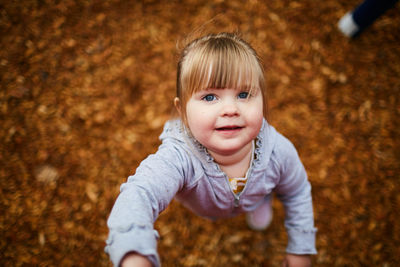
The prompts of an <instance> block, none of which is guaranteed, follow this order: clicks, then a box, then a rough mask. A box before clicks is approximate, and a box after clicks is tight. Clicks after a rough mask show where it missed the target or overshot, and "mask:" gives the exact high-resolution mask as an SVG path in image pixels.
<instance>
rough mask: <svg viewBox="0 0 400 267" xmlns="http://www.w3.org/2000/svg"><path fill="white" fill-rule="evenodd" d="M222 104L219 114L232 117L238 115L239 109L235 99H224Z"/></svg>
mask: <svg viewBox="0 0 400 267" xmlns="http://www.w3.org/2000/svg"><path fill="white" fill-rule="evenodd" d="M222 105H223V106H222V112H221V114H222V116H223V117H232V116H238V115H239V109H238V106H237V103H235V101H224V103H222Z"/></svg>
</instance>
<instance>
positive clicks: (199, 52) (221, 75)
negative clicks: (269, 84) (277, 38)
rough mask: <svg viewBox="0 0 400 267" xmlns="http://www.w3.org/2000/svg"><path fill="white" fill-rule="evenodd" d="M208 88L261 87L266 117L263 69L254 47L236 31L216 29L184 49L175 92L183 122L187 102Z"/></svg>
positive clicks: (253, 88)
mask: <svg viewBox="0 0 400 267" xmlns="http://www.w3.org/2000/svg"><path fill="white" fill-rule="evenodd" d="M207 88H221V89H222V88H234V89H241V90H244V91H249V92H250V94H251V93H252V92H253V91H256V90H258V89H260V91H261V93H262V95H263V101H264V110H263V112H264V116H265V117H267V99H266V84H265V78H264V71H263V68H262V65H261V63H260V60H259V57H258V55H257V53H256V51H255V50H254V49H253V48H252V47H251V46H250V45H249V44H248V43H247V42H246V41H244V40H243V39H241V38H240V37H239V36H238V35H237V34H234V33H219V34H210V35H206V36H204V37H200V38H198V39H195V40H194V41H192V42H190V43H189V44H188V45H186V47H185V48H184V49H183V51H182V53H181V56H180V60H179V62H178V70H177V81H176V91H177V92H176V95H177V97H178V98H179V104H180V107H179V108H180V111H181V112H180V113H181V117H182V120H183V122H184V123H185V124H186V103H187V101H188V100H189V99H190V97H191V96H192V95H193V94H194V93H196V92H198V91H201V90H204V89H207Z"/></svg>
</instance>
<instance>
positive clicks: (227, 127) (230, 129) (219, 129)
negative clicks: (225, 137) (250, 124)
mask: <svg viewBox="0 0 400 267" xmlns="http://www.w3.org/2000/svg"><path fill="white" fill-rule="evenodd" d="M243 128H244V127H242V126H236V125H233V126H223V127H219V128H216V130H217V131H222V132H225V131H237V130H241V129H243Z"/></svg>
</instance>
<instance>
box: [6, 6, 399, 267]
mask: <svg viewBox="0 0 400 267" xmlns="http://www.w3.org/2000/svg"><path fill="white" fill-rule="evenodd" d="M356 4H358V1H355V0H352V1H345V0H340V1H336V0H335V1H333V0H327V1H313V0H303V1H286V0H285V1H257V0H252V1H236V0H231V1H201V0H191V1H162V2H158V1H122V0H114V1H72V0H66V1H50V0H49V1H2V3H1V4H0V34H1V39H0V42H1V50H0V79H1V90H0V124H1V127H0V151H1V153H0V188H1V193H0V207H1V217H0V255H1V257H0V263H1V265H2V266H20V265H27V266H28V265H34V266H56V265H59V266H109V265H110V263H109V259H108V257H107V255H106V254H105V253H104V252H103V248H104V240H105V239H106V236H107V232H108V230H107V227H106V219H107V216H108V214H109V212H110V210H111V207H112V205H113V203H114V201H115V198H116V197H117V195H118V190H119V185H120V184H121V183H122V182H124V181H125V179H126V177H127V176H128V175H129V174H131V173H133V172H134V170H135V168H136V167H137V166H138V164H139V162H140V161H141V160H142V159H143V158H144V157H146V155H148V154H149V153H152V152H154V151H155V150H156V148H157V146H158V144H159V141H158V139H157V137H158V135H159V134H160V132H161V129H162V125H163V123H164V122H165V120H167V119H168V117H169V116H170V114H171V104H172V98H173V97H174V90H175V89H174V86H175V84H174V82H175V66H176V55H177V44H178V48H179V44H181V43H182V41H183V40H184V38H185V37H188V36H189V37H190V36H191V35H193V34H197V33H198V32H201V31H205V32H209V31H226V30H231V29H238V30H240V31H242V32H243V33H244V37H245V38H246V39H247V40H249V41H250V42H251V43H252V44H253V46H254V47H255V48H256V49H257V51H258V52H259V54H260V56H261V58H262V59H263V64H264V66H265V69H266V76H267V83H268V88H269V97H270V113H271V123H272V124H273V125H274V126H275V127H276V128H277V129H278V130H279V131H280V132H282V133H283V134H285V135H286V136H287V137H289V138H290V139H291V140H292V142H293V143H294V144H295V145H296V147H297V148H298V151H299V154H300V156H301V158H302V160H303V162H304V165H305V167H306V169H307V171H308V174H309V179H310V181H311V183H312V185H313V197H314V206H315V218H316V226H317V227H318V229H319V232H318V237H317V246H318V251H319V254H318V255H317V256H315V257H314V258H313V261H314V264H315V266H396V264H398V262H399V261H400V256H399V255H400V253H399V247H400V246H399V244H400V243H399V242H400V224H399V223H398V221H399V219H400V215H399V213H398V208H399V206H400V195H399V194H398V189H399V186H400V180H399V173H400V167H399V160H400V152H399V151H400V141H399V133H400V125H399V124H400V119H399V118H400V117H399V115H400V114H399V113H400V103H399V93H400V92H399V91H400V49H399V43H400V16H398V14H399V11H400V10H399V7H396V8H395V9H392V10H390V11H389V12H387V13H386V14H385V15H384V16H383V17H381V18H380V19H379V20H378V21H376V23H375V24H374V25H373V26H372V27H370V28H369V29H368V30H367V31H366V32H365V33H364V34H363V35H361V36H360V38H358V39H356V40H352V41H350V40H348V39H347V38H345V37H344V36H342V35H341V34H340V33H339V32H338V30H337V28H336V23H337V21H338V20H339V18H340V17H341V16H342V15H343V14H344V13H345V12H347V11H348V10H350V9H352V8H353V7H354V6H355V5H356ZM210 19H214V21H213V22H211V23H207V22H208V21H209V20H210ZM202 25H203V27H201V26H202ZM274 210H275V220H274V222H273V224H272V226H271V227H270V228H269V229H268V230H266V231H265V232H261V233H258V232H253V231H250V230H249V229H248V228H247V226H246V223H245V220H244V217H238V218H235V219H231V220H225V221H217V222H214V223H213V222H209V221H205V220H203V219H201V218H198V217H196V216H194V215H192V214H191V213H190V212H188V211H186V210H185V209H183V208H182V207H181V206H179V204H177V203H175V202H173V203H172V204H171V205H170V207H169V208H168V209H167V210H166V211H165V212H164V213H163V214H162V215H161V216H160V218H159V220H158V221H157V223H156V228H157V229H158V230H159V232H160V234H161V240H160V242H159V252H160V255H161V258H162V261H163V264H164V266H279V263H280V261H281V259H282V258H283V256H284V250H285V245H286V235H285V231H284V227H283V210H282V207H281V205H280V203H279V202H274ZM396 210H397V211H396Z"/></svg>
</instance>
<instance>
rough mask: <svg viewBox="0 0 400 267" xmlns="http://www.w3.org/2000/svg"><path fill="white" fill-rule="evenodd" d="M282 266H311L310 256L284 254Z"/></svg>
mask: <svg viewBox="0 0 400 267" xmlns="http://www.w3.org/2000/svg"><path fill="white" fill-rule="evenodd" d="M282 267H311V256H310V255H294V254H286V257H285V259H284V261H283V263H282Z"/></svg>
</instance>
